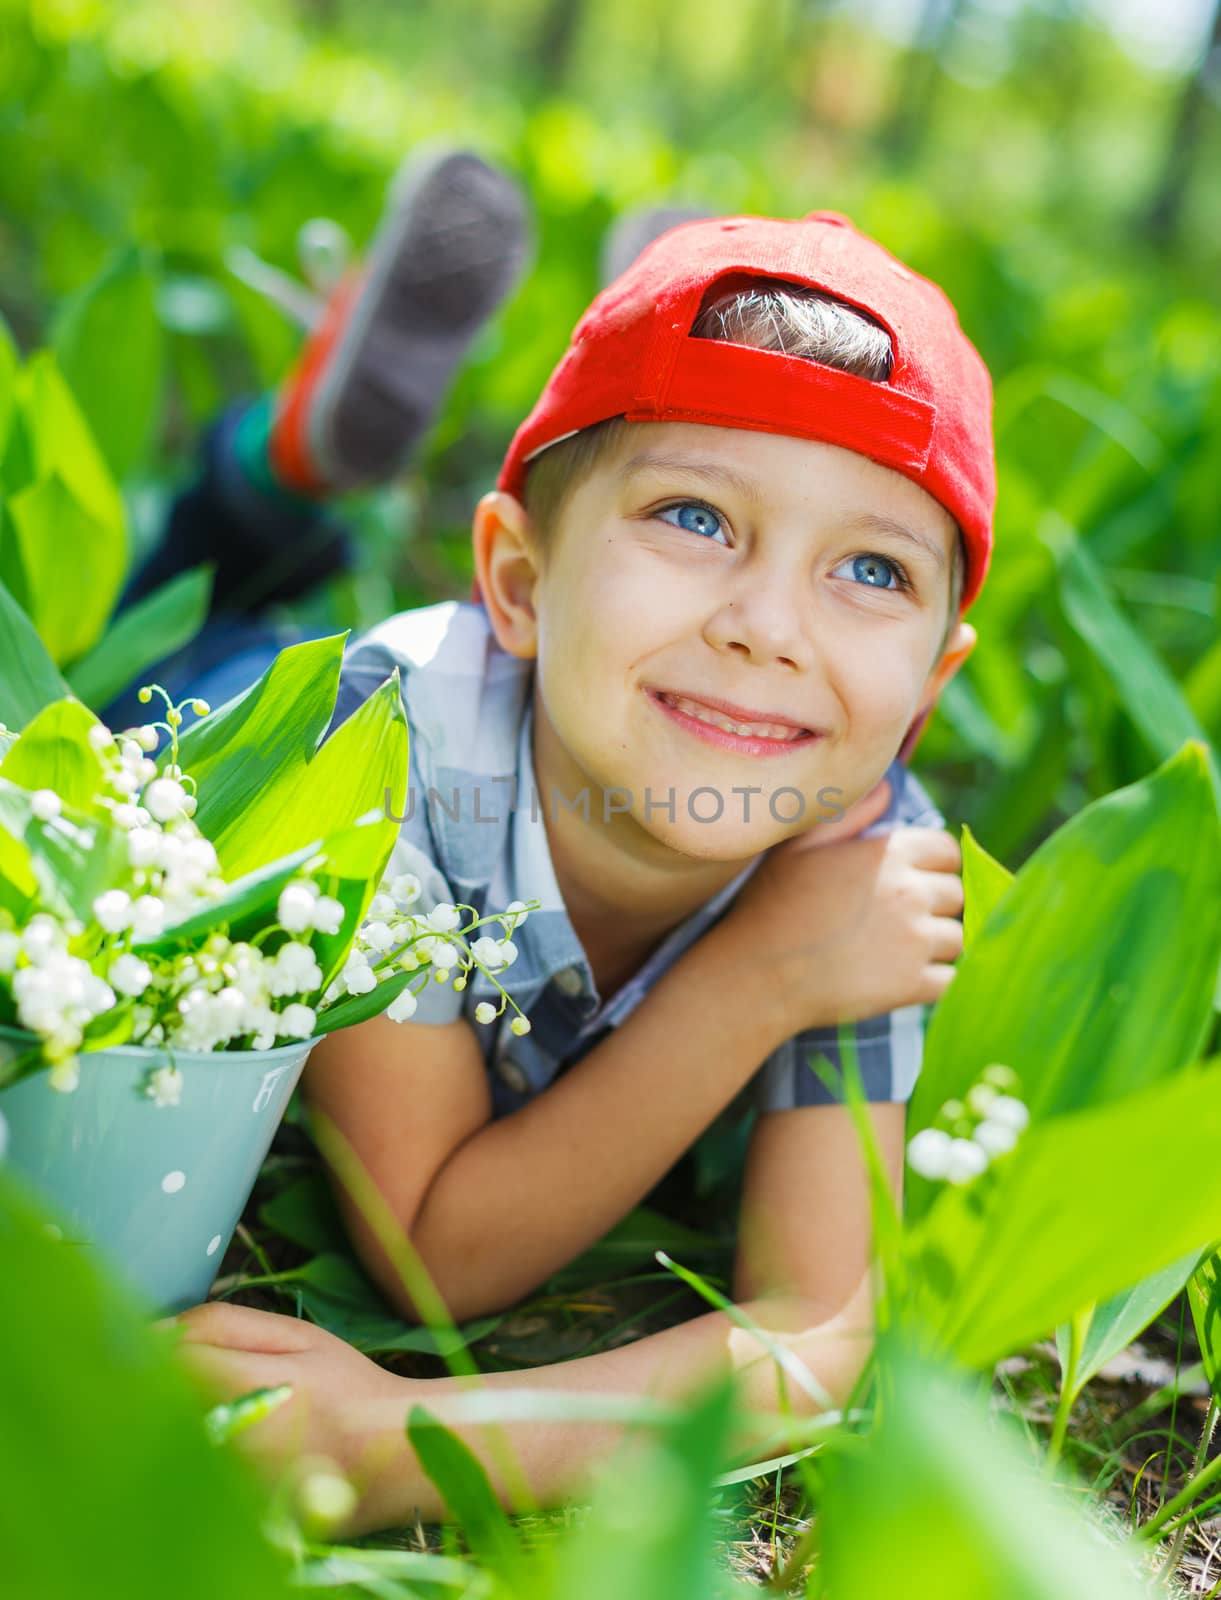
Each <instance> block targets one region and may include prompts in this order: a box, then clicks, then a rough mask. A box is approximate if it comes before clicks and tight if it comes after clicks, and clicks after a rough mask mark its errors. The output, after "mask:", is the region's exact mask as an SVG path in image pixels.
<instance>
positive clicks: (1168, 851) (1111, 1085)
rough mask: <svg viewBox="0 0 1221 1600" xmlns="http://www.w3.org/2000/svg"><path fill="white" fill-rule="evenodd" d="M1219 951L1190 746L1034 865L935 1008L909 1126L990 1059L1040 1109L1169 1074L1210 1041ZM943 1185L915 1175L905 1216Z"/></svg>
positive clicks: (1217, 885)
mask: <svg viewBox="0 0 1221 1600" xmlns="http://www.w3.org/2000/svg"><path fill="white" fill-rule="evenodd" d="M1185 839H1189V840H1190V841H1191V849H1190V850H1189V851H1184V849H1183V841H1184V840H1185ZM1219 956H1221V825H1219V824H1218V818H1217V810H1216V802H1215V799H1214V796H1213V791H1212V785H1211V782H1210V780H1209V776H1208V771H1207V768H1206V765H1205V761H1204V752H1203V750H1202V748H1201V747H1200V746H1199V745H1198V744H1190V745H1187V746H1185V747H1184V749H1183V750H1182V751H1180V752H1179V754H1178V755H1176V756H1175V757H1174V758H1173V759H1172V760H1170V761H1168V762H1166V763H1164V764H1163V765H1162V766H1161V767H1159V768H1158V769H1157V771H1156V772H1154V773H1153V774H1151V775H1150V776H1149V777H1147V778H1143V779H1142V780H1141V781H1140V782H1139V783H1135V784H1132V785H1130V786H1129V787H1128V788H1124V789H1119V790H1117V791H1116V792H1115V793H1114V794H1110V795H1107V796H1105V797H1104V798H1103V799H1101V800H1097V801H1095V802H1094V803H1093V804H1092V805H1089V806H1087V807H1086V808H1085V809H1084V810H1083V811H1082V812H1081V813H1080V814H1079V815H1078V816H1076V817H1074V818H1073V819H1072V820H1071V821H1070V822H1068V823H1066V824H1065V825H1064V827H1062V828H1060V829H1059V830H1058V831H1057V832H1056V833H1055V834H1053V835H1052V837H1051V838H1050V839H1047V840H1046V841H1045V842H1044V843H1043V844H1042V845H1040V847H1039V849H1038V850H1036V851H1035V853H1034V854H1033V855H1032V856H1031V857H1030V859H1029V860H1028V861H1027V862H1026V863H1025V865H1024V866H1023V867H1022V870H1021V871H1020V872H1019V873H1018V875H1017V877H1016V879H1015V880H1014V882H1013V884H1012V885H1011V886H1010V888H1009V889H1008V890H1007V891H1006V893H1005V895H1004V896H1003V898H1002V899H1001V900H1000V902H999V903H998V904H997V906H996V908H995V909H994V910H993V912H992V914H991V916H990V917H989V918H988V920H987V922H986V924H985V925H984V927H983V928H982V929H981V930H980V931H979V932H978V933H977V935H976V937H975V939H974V942H973V943H972V945H971V947H970V948H969V949H968V950H966V951H965V953H964V954H963V956H962V958H961V959H960V961H959V963H958V967H957V970H956V972H955V975H954V980H953V982H952V983H951V984H950V986H949V988H948V989H947V990H946V992H945V994H944V995H943V996H942V998H941V1000H940V1001H939V1002H938V1004H937V1006H936V1008H935V1010H934V1012H933V1018H932V1021H931V1023H930V1025H929V1029H928V1034H927V1037H926V1041H925V1052H924V1065H923V1068H922V1071H921V1074H920V1077H919V1079H918V1080H917V1083H916V1090H915V1093H914V1095H913V1096H912V1102H911V1112H910V1117H909V1124H908V1125H909V1127H910V1128H911V1129H912V1130H913V1131H914V1130H916V1129H918V1128H923V1127H927V1126H928V1125H929V1124H931V1123H932V1122H933V1120H934V1119H935V1116H936V1113H937V1110H938V1108H939V1107H940V1106H941V1105H942V1104H943V1103H944V1102H945V1101H946V1100H948V1099H950V1098H951V1097H954V1098H961V1096H962V1095H963V1094H964V1093H965V1092H966V1090H967V1088H968V1087H969V1086H970V1085H971V1084H972V1083H973V1082H975V1080H976V1079H977V1078H978V1077H979V1075H980V1073H981V1072H982V1070H983V1068H984V1067H985V1066H987V1065H988V1064H989V1063H990V1062H1004V1063H1005V1064H1006V1065H1008V1066H1010V1067H1012V1068H1013V1069H1014V1071H1015V1072H1017V1074H1018V1075H1019V1077H1020V1079H1021V1082H1022V1086H1023V1092H1022V1098H1023V1099H1024V1100H1025V1101H1026V1102H1027V1104H1028V1105H1029V1107H1030V1110H1031V1113H1032V1115H1033V1116H1035V1117H1039V1116H1046V1115H1050V1114H1052V1113H1053V1112H1058V1111H1064V1110H1069V1109H1072V1108H1074V1107H1077V1106H1085V1105H1091V1104H1098V1103H1100V1102H1103V1101H1106V1100H1112V1099H1115V1098H1117V1097H1119V1096H1121V1095H1123V1094H1127V1093H1129V1092H1131V1091H1132V1090H1134V1089H1138V1088H1142V1087H1144V1086H1145V1085H1147V1084H1149V1083H1152V1082H1155V1081H1156V1080H1158V1079H1160V1078H1165V1077H1168V1076H1169V1075H1171V1074H1172V1073H1175V1072H1177V1071H1178V1070H1180V1069H1181V1068H1182V1067H1183V1066H1184V1065H1185V1064H1186V1063H1187V1062H1189V1061H1191V1060H1192V1059H1193V1058H1194V1057H1195V1056H1196V1055H1198V1053H1199V1051H1200V1049H1201V1048H1202V1044H1203V1040H1204V1036H1205V1031H1206V1029H1207V1027H1208V1026H1209V1023H1210V1021H1211V1016H1212V994H1213V985H1214V983H1215V981H1216V973H1217V963H1218V959H1219ZM930 1194H931V1185H930V1184H929V1183H928V1180H927V1179H924V1178H920V1177H918V1176H917V1175H916V1174H914V1173H913V1174H911V1182H910V1185H909V1187H908V1189H907V1193H906V1195H905V1202H904V1203H905V1208H906V1209H907V1211H908V1214H909V1215H910V1216H912V1217H913V1218H915V1217H918V1216H919V1215H920V1214H921V1212H922V1211H923V1210H924V1209H925V1207H926V1206H927V1204H928V1201H929V1197H930Z"/></svg>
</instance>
